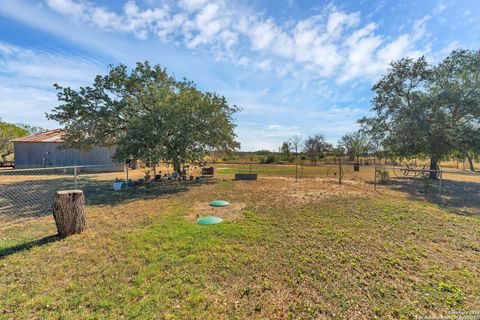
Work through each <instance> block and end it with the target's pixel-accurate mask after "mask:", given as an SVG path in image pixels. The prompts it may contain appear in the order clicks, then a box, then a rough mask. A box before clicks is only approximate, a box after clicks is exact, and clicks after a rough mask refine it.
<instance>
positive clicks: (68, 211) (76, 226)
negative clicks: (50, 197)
mask: <svg viewBox="0 0 480 320" xmlns="http://www.w3.org/2000/svg"><path fill="white" fill-rule="evenodd" d="M53 217H54V219H55V224H56V225H57V231H58V235H59V236H61V237H67V236H69V235H72V234H75V233H81V232H82V231H84V230H85V229H86V227H87V221H86V217H85V197H84V196H83V191H82V190H61V191H57V194H56V195H55V202H54V204H53Z"/></svg>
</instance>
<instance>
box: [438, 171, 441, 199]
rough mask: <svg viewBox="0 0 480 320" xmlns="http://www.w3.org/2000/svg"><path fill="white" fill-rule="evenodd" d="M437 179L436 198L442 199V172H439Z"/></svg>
mask: <svg viewBox="0 0 480 320" xmlns="http://www.w3.org/2000/svg"><path fill="white" fill-rule="evenodd" d="M439 178H440V181H439V182H438V196H439V198H440V199H442V170H439Z"/></svg>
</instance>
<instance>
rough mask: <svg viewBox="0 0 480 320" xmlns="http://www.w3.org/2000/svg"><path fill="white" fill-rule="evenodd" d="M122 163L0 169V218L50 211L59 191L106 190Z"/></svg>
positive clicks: (120, 173)
mask: <svg viewBox="0 0 480 320" xmlns="http://www.w3.org/2000/svg"><path fill="white" fill-rule="evenodd" d="M124 170H125V169H124V166H123V165H93V166H72V167H54V168H36V169H22V170H2V171H0V221H2V220H12V219H13V218H14V219H15V220H18V219H22V218H28V217H31V216H37V215H42V214H46V213H50V212H51V206H52V203H53V199H54V195H55V193H56V192H57V191H58V190H69V189H82V190H84V193H85V194H86V198H87V199H88V198H89V196H90V195H98V194H99V193H102V192H109V191H110V190H111V189H112V181H114V180H115V177H120V178H123V177H124V176H125V173H124Z"/></svg>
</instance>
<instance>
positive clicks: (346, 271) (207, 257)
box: [0, 180, 480, 319]
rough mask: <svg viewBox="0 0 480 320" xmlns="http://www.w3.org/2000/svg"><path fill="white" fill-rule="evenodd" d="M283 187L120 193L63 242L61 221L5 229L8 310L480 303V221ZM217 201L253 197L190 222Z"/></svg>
mask: <svg viewBox="0 0 480 320" xmlns="http://www.w3.org/2000/svg"><path fill="white" fill-rule="evenodd" d="M282 183H290V182H282ZM277 187H278V185H271V184H270V182H268V181H262V180H260V181H254V182H231V181H225V182H221V183H219V184H216V185H208V186H201V187H198V188H192V189H191V190H189V191H186V192H183V191H182V192H179V193H177V194H171V195H162V190H161V188H156V187H149V188H145V189H140V190H136V191H131V192H132V193H135V194H128V193H125V194H122V195H120V196H118V194H117V197H118V198H117V201H116V203H115V204H111V203H107V202H106V203H104V204H102V203H99V204H95V205H89V206H88V207H87V214H88V223H89V229H88V231H87V232H85V233H84V234H81V235H75V236H71V237H69V238H66V239H62V240H60V239H57V238H55V237H52V236H53V235H54V234H55V227H54V224H53V219H52V218H51V217H41V218H36V219H34V220H29V221H26V222H23V223H19V224H12V225H8V226H6V227H3V228H2V227H0V228H1V229H0V255H3V257H1V258H0V275H1V276H0V319H11V318H13V319H45V318H48V319H50V318H51V319H93V318H95V319H96V318H111V319H119V318H147V319H148V318H157V319H256V318H258V319H267V318H268V319H322V318H325V319H331V318H334V319H335V318H337V319H371V318H378V319H385V318H395V319H397V318H405V319H408V318H413V317H414V316H415V315H448V313H449V312H453V311H460V310H470V311H474V310H478V306H479V305H480V291H479V288H480V273H479V271H480V270H479V269H480V263H479V262H480V241H479V240H480V235H479V231H480V220H479V219H478V217H466V216H458V215H454V214H451V213H448V212H446V211H444V210H443V209H441V208H439V207H436V206H434V205H431V204H427V203H424V202H412V201H409V200H402V199H397V200H394V199H388V198H386V197H383V196H375V197H371V196H363V197H339V196H332V197H329V198H328V199H327V200H321V201H320V200H319V201H315V200H312V201H310V202H307V203H297V204H295V203H294V202H292V201H290V200H289V199H288V198H287V197H286V196H284V195H282V194H277V193H275V190H276V188H277ZM292 187H294V185H293V184H292ZM312 187H314V186H312ZM217 198H223V199H225V200H228V201H230V202H232V203H234V202H242V203H244V204H245V208H244V209H242V212H241V218H240V219H236V220H228V219H225V220H226V221H225V222H224V223H223V224H220V225H215V226H209V227H205V226H199V225H196V224H194V223H192V221H190V220H189V219H187V218H186V216H188V215H189V214H191V211H192V210H193V211H194V210H195V207H194V204H195V203H196V202H202V201H211V200H215V199H217ZM192 206H193V207H192Z"/></svg>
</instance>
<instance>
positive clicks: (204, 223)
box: [197, 216, 223, 226]
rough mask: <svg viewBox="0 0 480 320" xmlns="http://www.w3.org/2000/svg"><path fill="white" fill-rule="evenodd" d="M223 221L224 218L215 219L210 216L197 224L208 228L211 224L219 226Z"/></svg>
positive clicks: (201, 219)
mask: <svg viewBox="0 0 480 320" xmlns="http://www.w3.org/2000/svg"><path fill="white" fill-rule="evenodd" d="M222 221H223V219H222V218H219V217H214V216H208V217H203V218H200V219H198V220H197V224H199V225H202V226H208V225H211V224H217V223H221V222H222Z"/></svg>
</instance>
